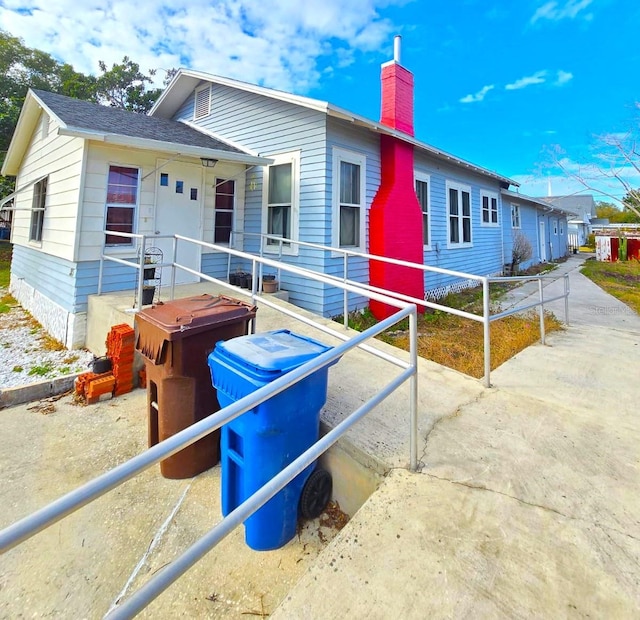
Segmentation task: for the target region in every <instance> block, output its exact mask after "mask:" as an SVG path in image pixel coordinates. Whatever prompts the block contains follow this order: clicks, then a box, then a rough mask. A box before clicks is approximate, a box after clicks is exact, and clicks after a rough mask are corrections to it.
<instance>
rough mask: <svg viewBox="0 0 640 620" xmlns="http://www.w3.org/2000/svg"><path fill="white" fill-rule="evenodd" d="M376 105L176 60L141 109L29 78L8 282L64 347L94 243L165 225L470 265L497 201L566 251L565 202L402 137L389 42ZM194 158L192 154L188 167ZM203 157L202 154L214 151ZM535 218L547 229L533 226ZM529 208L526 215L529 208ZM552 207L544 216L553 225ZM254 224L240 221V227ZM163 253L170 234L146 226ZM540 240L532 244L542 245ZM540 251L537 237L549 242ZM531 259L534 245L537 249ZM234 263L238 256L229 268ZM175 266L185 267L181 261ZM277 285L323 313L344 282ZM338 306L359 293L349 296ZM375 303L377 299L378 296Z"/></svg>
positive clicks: (12, 153) (493, 243)
mask: <svg viewBox="0 0 640 620" xmlns="http://www.w3.org/2000/svg"><path fill="white" fill-rule="evenodd" d="M382 80H383V88H382V91H383V101H382V109H383V113H382V120H381V121H380V122H374V121H371V120H368V119H366V118H363V117H361V116H358V115H356V114H353V113H351V112H348V111H347V110H344V109H341V108H338V107H336V106H333V105H332V104H330V103H327V102H323V101H319V100H316V99H310V98H307V97H300V96H297V95H292V94H289V93H285V92H281V91H276V90H272V89H268V88H264V87H260V86H256V85H253V84H247V83H244V82H239V81H236V80H231V79H227V78H222V77H218V76H213V75H208V74H206V73H200V72H196V71H188V70H180V71H178V73H177V74H176V76H175V78H174V79H173V80H172V82H171V83H170V84H169V86H168V87H167V89H166V90H165V91H164V93H163V94H162V96H161V97H160V98H159V100H158V101H157V103H156V105H155V106H154V107H153V109H152V110H151V112H150V116H142V115H136V114H133V113H129V112H125V111H122V110H117V109H113V108H105V107H101V106H98V105H95V104H91V103H87V102H82V101H77V100H73V99H69V98H66V97H62V96H59V95H53V94H50V93H44V92H42V91H30V92H29V94H28V95H27V98H26V100H25V104H24V107H23V110H22V112H21V115H20V119H19V121H18V126H17V128H16V132H15V135H14V138H13V140H12V142H11V145H10V147H9V151H8V153H7V157H6V159H5V164H4V166H3V169H2V173H3V174H10V175H16V176H17V179H16V187H17V188H18V189H17V190H16V193H15V196H14V200H15V205H16V211H15V213H14V221H13V231H12V241H13V243H14V260H13V264H12V270H11V290H12V292H13V294H14V296H16V298H17V299H18V301H19V302H20V303H21V304H22V305H23V306H24V307H25V308H27V309H28V310H29V311H30V312H32V313H33V314H34V316H36V318H38V320H40V321H41V322H42V323H43V325H44V326H45V328H46V329H47V330H48V331H49V332H50V333H52V335H54V336H55V337H56V338H58V339H60V340H61V341H63V342H64V343H65V344H66V345H67V346H80V345H82V343H83V340H84V329H85V323H86V310H87V296H88V295H91V294H94V293H96V292H97V274H98V267H99V257H100V254H101V252H102V250H103V248H104V249H105V251H106V252H107V253H110V254H113V255H115V256H121V257H127V258H133V257H135V256H136V253H137V248H136V247H135V245H133V244H132V243H130V242H129V240H127V239H122V238H117V237H114V236H109V235H107V237H106V245H105V235H104V233H103V230H104V229H105V227H106V228H107V229H110V230H117V231H122V232H129V233H139V234H146V235H153V234H173V233H178V234H181V235H184V236H186V237H191V238H196V239H201V240H203V241H206V242H211V243H213V242H215V243H217V244H220V245H225V244H228V243H229V240H230V232H231V230H232V229H233V230H234V231H237V232H239V233H245V234H244V235H243V234H238V235H233V237H232V239H231V241H232V242H233V243H234V247H236V248H238V249H241V250H244V251H246V252H251V253H255V254H257V253H259V252H260V251H262V252H263V253H264V254H265V255H267V256H273V257H276V258H277V257H278V256H279V254H278V252H279V243H278V242H277V241H274V240H268V239H265V238H261V237H260V236H259V234H260V233H262V234H271V235H278V236H282V237H284V238H286V239H287V240H288V241H287V242H286V243H285V244H284V246H283V256H282V260H283V261H284V262H287V263H292V264H297V265H301V266H304V267H307V268H310V269H314V270H317V271H321V272H324V273H328V274H333V275H338V276H342V274H343V259H342V257H341V255H339V254H338V253H337V252H327V251H323V250H320V249H314V248H308V247H304V246H300V245H296V244H295V241H305V242H310V243H316V244H320V245H325V246H330V247H334V248H336V249H338V248H343V249H349V250H354V251H359V252H369V251H370V252H371V253H379V254H384V255H386V256H393V257H395V258H400V259H404V260H410V261H414V262H424V263H425V264H427V265H431V266H437V267H443V268H448V269H454V270H458V271H463V272H468V273H473V274H477V275H500V274H501V273H502V271H503V267H504V264H505V263H508V262H510V256H509V255H508V254H509V252H510V250H509V243H510V241H509V239H511V238H512V227H513V217H512V213H511V209H512V207H511V206H510V205H511V204H514V205H517V206H518V207H519V208H520V209H521V217H522V219H521V222H523V223H525V225H524V227H522V228H523V230H524V231H525V232H526V234H527V235H529V236H530V240H531V243H532V244H533V245H534V246H535V247H537V248H539V253H538V255H537V256H536V259H537V260H551V259H552V258H556V257H558V256H561V255H562V253H564V252H566V232H567V225H566V218H565V215H566V214H565V213H564V211H562V210H561V209H551V208H550V206H549V205H547V204H542V203H540V201H536V200H535V199H528V198H526V197H524V196H522V195H520V194H516V193H514V192H510V191H509V188H510V187H511V186H517V183H515V182H514V181H511V180H510V179H508V178H506V177H504V176H501V175H499V174H497V173H495V172H492V171H489V170H486V169H484V168H482V167H480V166H477V165H474V164H471V163H469V162H466V161H464V160H461V159H459V158H457V157H455V156H453V155H450V154H448V153H445V152H443V151H440V150H438V149H436V148H434V147H432V146H430V145H428V144H425V143H423V142H420V141H418V140H416V139H415V138H414V137H413V77H412V75H411V74H410V72H408V71H407V70H406V69H404V68H403V67H402V66H401V65H400V63H399V60H398V59H397V58H396V59H394V60H393V61H391V62H389V63H385V64H384V65H383V67H382ZM201 158H204V159H203V160H202V165H201ZM213 160H218V161H217V163H216V164H215V167H203V165H204V164H213V163H214V162H213ZM534 213H535V217H536V218H538V220H539V221H540V222H543V221H544V227H545V230H544V243H543V242H542V241H541V240H540V239H539V235H540V234H541V232H542V224H540V223H533V224H531V223H530V218H534ZM531 222H533V219H531ZM554 222H555V225H554ZM247 233H253V234H247ZM157 245H158V246H161V249H162V250H163V251H164V252H165V256H166V257H167V259H168V260H169V261H170V260H171V247H170V245H169V244H166V243H165V242H161V241H160V240H158V243H157ZM543 248H544V251H542V249H543ZM547 250H548V251H547ZM182 252H183V253H182V255H181V256H179V257H178V259H179V262H181V263H182V264H186V265H188V266H190V267H191V268H192V269H194V270H196V271H200V272H202V273H205V274H207V275H211V276H214V277H219V278H226V275H227V259H226V256H223V255H222V254H221V253H215V252H211V251H208V250H203V251H200V250H199V249H198V248H197V246H193V247H192V248H191V250H190V251H186V250H185V249H183V250H182ZM536 259H534V260H536ZM236 267H237V268H246V267H248V265H243V264H241V263H238V262H236V261H234V263H233V264H232V268H233V269H235V268H236ZM105 269H106V270H105V278H104V283H103V290H104V291H112V290H118V289H120V290H122V289H127V288H131V289H133V286H134V278H135V275H136V274H135V272H134V270H132V269H130V268H127V267H123V266H120V265H118V264H114V263H111V262H108V263H105ZM178 277H179V281H182V282H185V281H192V280H193V279H194V276H192V275H191V274H188V273H186V272H180V270H178ZM348 277H349V278H350V279H353V280H357V281H361V282H371V283H372V284H374V285H376V286H382V287H383V288H388V289H390V290H399V291H401V292H407V293H410V294H412V295H414V296H418V297H422V295H427V296H431V297H438V296H441V295H443V294H446V293H447V292H449V291H451V290H458V289H460V288H463V287H465V286H468V285H469V281H467V280H461V279H459V278H455V277H451V276H444V275H440V274H427V275H426V276H425V277H424V278H422V277H418V278H416V277H415V273H411V272H409V271H408V270H407V269H406V268H396V267H391V268H388V267H380V266H376V265H373V264H372V265H370V264H369V261H368V260H367V259H365V258H363V257H352V258H350V259H349V268H348ZM281 287H282V288H283V289H285V290H287V291H288V292H289V300H290V301H291V302H292V303H295V304H297V305H299V306H301V307H304V308H307V309H309V310H311V311H314V312H316V313H318V314H322V315H324V316H333V315H337V314H340V313H342V310H343V307H342V294H341V292H340V291H339V290H337V289H335V288H332V287H330V286H326V285H320V284H318V285H316V286H309V283H308V282H304V281H302V280H301V279H300V278H298V277H296V276H293V275H291V274H288V273H286V272H283V273H282V281H281ZM350 303H351V308H355V307H362V306H363V305H364V304H365V303H366V299H365V298H358V297H357V296H355V295H352V296H350ZM377 310H379V311H380V312H381V313H383V312H384V309H383V308H382V309H381V308H378V309H377Z"/></svg>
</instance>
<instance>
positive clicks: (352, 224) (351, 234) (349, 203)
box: [332, 148, 366, 249]
mask: <svg viewBox="0 0 640 620" xmlns="http://www.w3.org/2000/svg"><path fill="white" fill-rule="evenodd" d="M365 164H366V158H365V156H364V155H362V154H360V153H353V152H350V151H345V150H342V149H338V148H334V149H333V218H332V219H333V224H332V236H333V244H332V245H334V246H336V247H340V248H355V249H362V248H363V247H364V245H365V243H364V241H365V219H366V214H365V205H366V191H365V178H366V168H365Z"/></svg>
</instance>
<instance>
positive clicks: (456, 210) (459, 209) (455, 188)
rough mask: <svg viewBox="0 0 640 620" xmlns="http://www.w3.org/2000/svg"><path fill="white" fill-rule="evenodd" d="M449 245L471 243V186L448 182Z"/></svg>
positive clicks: (468, 244) (458, 245) (466, 244)
mask: <svg viewBox="0 0 640 620" xmlns="http://www.w3.org/2000/svg"><path fill="white" fill-rule="evenodd" d="M447 213H448V214H449V218H448V222H447V223H448V228H449V237H448V239H449V243H448V246H449V247H452V246H454V247H455V246H457V247H461V246H470V245H471V188H470V187H466V186H464V185H456V184H453V183H449V182H447Z"/></svg>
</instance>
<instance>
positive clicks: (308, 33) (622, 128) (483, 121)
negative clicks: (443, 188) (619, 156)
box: [0, 0, 640, 200]
mask: <svg viewBox="0 0 640 620" xmlns="http://www.w3.org/2000/svg"><path fill="white" fill-rule="evenodd" d="M639 25H640V3H637V2H632V1H630V0H448V1H446V2H443V1H442V0H437V1H436V0H209V1H206V0H172V1H171V2H166V1H163V0H154V1H153V2H150V1H149V0H138V1H137V2H135V3H131V2H130V1H127V2H124V1H121V0H99V1H96V0H82V1H78V0H0V28H2V29H3V30H5V31H7V32H9V33H10V34H12V35H14V36H18V37H20V38H22V39H23V41H24V43H25V44H26V45H27V46H28V47H32V48H36V49H40V50H42V51H45V52H48V53H49V54H51V55H53V56H54V57H55V58H57V59H58V60H61V61H64V62H68V63H70V64H72V65H73V66H74V68H75V69H76V70H78V71H81V72H83V73H94V74H95V73H97V72H98V61H99V60H103V61H105V62H106V63H107V64H108V65H109V66H111V64H113V63H116V62H121V61H122V58H123V56H125V55H127V56H129V57H130V58H131V59H132V60H134V61H135V62H137V63H139V64H140V67H141V69H142V70H143V71H144V72H147V71H148V70H149V69H156V70H157V79H158V80H159V81H160V82H161V80H162V76H163V74H164V70H166V69H169V68H178V67H186V68H191V69H196V70H200V71H205V72H208V73H213V74H216V75H222V76H225V77H230V78H235V79H240V80H243V81H247V82H252V83H255V84H260V85H262V86H267V87H271V88H277V89H282V90H286V91H288V92H293V93H295V94H299V95H306V96H309V97H314V98H317V99H321V100H324V101H329V102H331V103H332V104H334V105H337V106H340V107H342V108H346V109H347V110H350V111H352V112H355V113H357V114H360V115H362V116H365V117H367V118H370V119H372V120H379V116H380V80H379V78H380V65H381V63H383V62H386V61H388V60H390V59H391V58H392V56H393V37H394V35H397V34H399V35H401V36H402V64H403V65H404V66H405V67H406V68H407V69H409V70H410V71H411V72H412V73H413V75H414V81H415V133H416V137H417V138H418V139H419V140H421V141H423V142H426V143H428V144H430V145H432V146H435V147H437V148H439V149H442V150H444V151H447V152H449V153H451V154H453V155H455V156H456V157H459V158H462V159H465V160H467V161H470V162H472V163H474V164H476V165H478V166H482V167H483V168H487V169H489V170H494V171H496V172H498V173H499V174H501V175H504V176H506V177H508V178H510V179H513V180H514V181H516V182H518V183H520V191H521V192H522V193H525V194H528V195H530V196H545V195H547V194H548V189H549V185H550V186H551V193H552V194H553V195H560V194H573V193H578V192H582V193H585V192H588V190H585V188H584V185H582V184H580V183H579V182H578V181H577V180H576V179H575V176H582V177H585V178H587V179H588V181H587V182H588V183H589V184H590V185H592V186H593V187H594V190H595V191H591V192H590V193H593V194H594V195H595V197H596V200H598V199H604V200H608V198H607V197H606V195H607V194H611V195H612V196H614V197H622V195H624V191H623V186H622V185H621V184H620V183H619V182H618V181H611V180H607V179H606V178H604V177H602V175H601V174H600V172H599V170H606V171H610V170H611V165H612V164H611V159H610V157H609V155H611V153H612V151H613V152H614V153H616V152H617V149H616V147H615V143H616V141H620V140H622V141H623V142H624V141H625V139H626V138H627V136H628V132H629V131H630V130H632V129H636V130H637V129H638V127H639V122H638V121H639V119H640V109H638V108H637V107H636V105H635V104H636V102H640V92H638V91H639V88H640V86H639V84H638V67H640V47H639V46H637V45H636V38H637V32H638V26H639ZM158 85H160V84H158ZM612 143H613V146H612ZM614 170H615V171H616V172H618V173H621V174H622V177H623V178H624V179H625V180H627V181H629V182H630V183H631V184H632V185H633V186H634V187H639V186H640V174H638V172H637V171H635V170H634V169H633V168H632V167H631V166H629V165H622V166H616V167H615V168H614Z"/></svg>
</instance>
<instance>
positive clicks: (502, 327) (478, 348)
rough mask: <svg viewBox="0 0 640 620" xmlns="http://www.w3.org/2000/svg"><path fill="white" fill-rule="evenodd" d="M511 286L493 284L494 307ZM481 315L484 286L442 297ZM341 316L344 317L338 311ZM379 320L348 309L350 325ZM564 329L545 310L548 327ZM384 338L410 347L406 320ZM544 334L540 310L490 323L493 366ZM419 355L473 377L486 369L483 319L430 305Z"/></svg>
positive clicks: (420, 320)
mask: <svg viewBox="0 0 640 620" xmlns="http://www.w3.org/2000/svg"><path fill="white" fill-rule="evenodd" d="M508 288H509V286H508V285H506V284H504V283H501V284H499V285H496V284H492V285H491V293H490V296H491V302H492V306H494V310H493V312H494V313H495V312H497V309H496V308H497V305H496V304H497V303H498V302H499V299H500V297H502V296H503V295H504V293H505V292H506V291H507V290H508ZM438 303H440V304H442V305H444V306H449V307H453V308H459V309H462V310H465V311H467V312H471V313H474V314H477V315H481V314H482V291H481V289H479V288H472V289H467V290H465V291H462V292H460V293H455V294H452V295H449V296H447V297H445V298H444V299H441V300H439V301H438ZM336 320H337V321H340V322H341V321H342V318H341V317H336ZM375 322H376V320H375V318H374V317H373V315H372V314H371V313H370V312H369V311H368V310H366V311H364V312H362V313H353V314H350V315H349V326H350V327H352V328H353V329H357V330H359V331H364V330H365V329H367V328H368V327H371V326H372V325H373V324H375ZM559 329H562V324H561V323H560V321H558V319H556V318H555V316H554V315H553V314H551V313H545V330H546V332H547V333H550V332H553V331H556V330H559ZM380 339H381V340H384V341H385V342H387V343H389V344H392V345H393V346H396V347H398V348H401V349H404V350H408V349H409V333H408V331H407V322H406V321H404V323H403V324H399V325H398V326H396V327H394V328H393V330H390V331H388V332H385V333H384V334H382V335H381V336H380ZM539 340H540V319H539V315H538V313H537V312H530V313H528V314H526V315H514V316H510V317H506V318H504V319H500V320H498V321H494V322H493V323H491V369H492V370H493V369H495V368H497V367H498V366H500V365H501V364H503V363H504V362H506V361H507V360H508V359H511V358H512V357H513V356H514V355H516V354H517V353H519V352H520V351H522V350H523V349H526V348H527V347H528V346H530V345H532V344H535V343H536V342H539ZM418 355H420V356H421V357H424V358H426V359H428V360H431V361H433V362H436V363H438V364H442V365H443V366H447V367H448V368H453V369H454V370H457V371H459V372H462V373H464V374H466V375H470V376H472V377H477V378H480V377H482V376H483V375H484V333H483V325H482V323H479V322H477V321H471V320H469V319H464V318H461V317H457V316H455V315H452V314H448V313H446V312H442V311H438V310H436V311H426V312H425V313H424V314H421V315H419V317H418Z"/></svg>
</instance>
